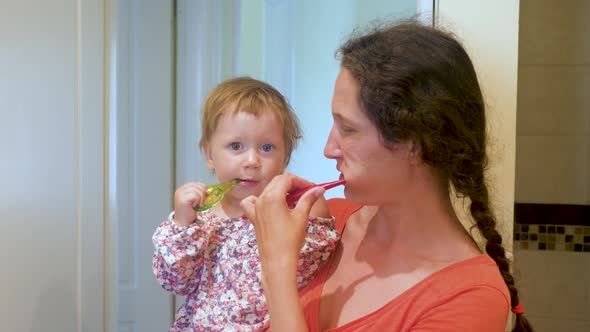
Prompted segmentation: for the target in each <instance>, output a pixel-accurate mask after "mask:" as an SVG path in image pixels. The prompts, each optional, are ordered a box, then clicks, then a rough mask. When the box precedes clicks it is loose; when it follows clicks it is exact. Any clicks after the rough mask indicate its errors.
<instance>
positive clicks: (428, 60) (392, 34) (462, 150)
mask: <svg viewBox="0 0 590 332" xmlns="http://www.w3.org/2000/svg"><path fill="white" fill-rule="evenodd" d="M337 56H338V57H339V58H340V59H341V62H342V67H343V68H346V69H347V70H348V71H350V73H351V74H352V75H353V77H354V78H355V79H356V80H357V81H358V83H359V85H360V96H359V98H360V103H361V105H363V108H364V111H365V112H366V114H367V116H368V118H369V119H370V121H371V122H372V123H373V124H374V125H375V126H376V127H377V129H378V130H379V133H380V135H381V139H382V141H383V143H384V145H386V146H392V145H394V144H396V143H400V142H408V141H411V142H414V143H415V144H417V146H418V147H419V149H420V153H421V157H422V160H424V162H425V163H427V164H428V165H429V166H431V167H432V168H434V169H436V170H437V171H438V172H439V173H440V174H441V175H442V176H443V180H444V181H445V182H446V181H448V183H449V186H451V185H452V187H453V188H454V189H455V192H456V193H457V194H458V195H461V196H467V197H469V198H470V200H471V206H470V212H471V215H472V216H473V218H474V220H475V221H476V226H477V228H478V229H479V230H480V232H481V234H482V235H483V237H484V238H485V239H486V240H487V243H486V245H485V250H486V253H487V254H488V255H489V256H490V257H492V258H493V259H494V261H495V262H496V264H497V265H498V267H499V269H500V273H501V274H502V277H503V278H504V281H505V282H506V285H507V286H508V289H509V291H510V298H511V305H512V307H515V306H517V305H518V304H519V300H518V290H517V289H516V287H515V285H514V278H513V277H512V275H511V274H510V264H509V261H508V259H507V258H506V253H505V250H504V247H503V246H502V237H501V235H500V234H499V233H498V231H497V230H496V219H495V217H494V215H493V213H492V211H491V209H490V205H489V195H488V189H487V187H486V184H485V179H484V170H485V169H486V165H487V160H486V119H485V106H484V101H483V97H482V93H481V89H480V87H479V83H478V81H477V75H476V73H475V69H474V67H473V64H472V62H471V60H470V58H469V56H468V55H467V52H466V51H465V49H464V48H463V47H462V46H461V44H460V43H459V42H458V41H457V40H456V39H455V38H454V37H453V36H452V35H451V34H449V33H446V32H443V31H441V30H439V29H436V28H432V27H427V26H423V25H421V24H419V23H417V22H414V21H409V22H403V23H401V24H399V23H398V24H395V25H390V26H380V27H376V28H374V29H373V30H371V31H369V32H368V33H365V34H362V35H359V36H356V37H353V38H351V39H349V40H348V41H347V42H346V43H345V44H344V45H343V46H342V47H341V48H340V49H339V50H338V52H337ZM513 331H532V327H531V326H530V324H529V323H528V321H527V319H526V318H525V317H524V316H523V315H522V314H517V315H516V325H515V327H514V330H513Z"/></svg>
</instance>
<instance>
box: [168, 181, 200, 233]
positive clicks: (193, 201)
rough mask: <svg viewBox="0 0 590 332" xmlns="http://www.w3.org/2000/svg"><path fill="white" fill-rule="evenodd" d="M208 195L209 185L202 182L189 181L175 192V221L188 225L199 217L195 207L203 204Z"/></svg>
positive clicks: (181, 224)
mask: <svg viewBox="0 0 590 332" xmlns="http://www.w3.org/2000/svg"><path fill="white" fill-rule="evenodd" d="M205 197H207V186H206V185H205V184H203V183H201V182H188V183H185V184H184V185H183V186H182V187H180V188H178V189H177V190H176V192H175V193H174V222H175V223H176V224H178V225H180V226H188V225H190V224H192V223H193V222H194V221H195V219H196V218H197V211H195V210H194V208H195V207H197V206H201V205H202V204H203V201H204V200H205Z"/></svg>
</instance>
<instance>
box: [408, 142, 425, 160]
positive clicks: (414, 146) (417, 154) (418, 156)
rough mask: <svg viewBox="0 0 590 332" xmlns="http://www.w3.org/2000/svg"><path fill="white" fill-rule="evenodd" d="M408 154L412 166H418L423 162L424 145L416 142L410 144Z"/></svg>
mask: <svg viewBox="0 0 590 332" xmlns="http://www.w3.org/2000/svg"><path fill="white" fill-rule="evenodd" d="M408 152H409V154H408V155H409V157H410V161H411V163H412V164H414V165H417V164H419V163H421V162H422V145H421V144H420V143H419V142H417V141H416V140H411V141H409V142H408Z"/></svg>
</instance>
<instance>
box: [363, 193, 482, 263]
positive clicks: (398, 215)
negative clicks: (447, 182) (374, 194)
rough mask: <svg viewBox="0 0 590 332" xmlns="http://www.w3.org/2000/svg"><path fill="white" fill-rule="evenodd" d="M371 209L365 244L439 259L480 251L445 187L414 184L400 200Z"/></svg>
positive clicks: (460, 257) (453, 257)
mask: <svg viewBox="0 0 590 332" xmlns="http://www.w3.org/2000/svg"><path fill="white" fill-rule="evenodd" d="M371 209H373V210H374V213H373V214H372V216H371V217H370V220H367V221H368V224H367V228H366V232H365V240H366V241H363V242H364V243H366V244H367V245H370V246H379V247H380V248H381V250H391V251H395V252H399V251H402V252H405V253H411V254H412V255H415V256H417V257H428V258H429V259H434V260H443V261H446V260H451V261H454V260H457V259H462V258H465V257H466V256H472V255H473V254H476V253H480V251H479V248H478V246H477V244H476V243H475V242H474V241H473V239H472V237H471V236H470V235H469V234H468V233H467V231H466V230H465V228H464V227H463V225H462V224H461V222H460V220H459V218H458V217H457V214H456V213H455V210H454V208H453V205H452V203H451V200H450V196H449V194H448V192H446V190H438V191H437V190H432V187H430V188H428V187H421V186H415V187H414V188H412V189H411V190H409V192H408V193H407V195H404V197H403V198H402V199H400V200H398V201H395V202H392V203H391V204H389V205H382V206H379V207H376V208H371Z"/></svg>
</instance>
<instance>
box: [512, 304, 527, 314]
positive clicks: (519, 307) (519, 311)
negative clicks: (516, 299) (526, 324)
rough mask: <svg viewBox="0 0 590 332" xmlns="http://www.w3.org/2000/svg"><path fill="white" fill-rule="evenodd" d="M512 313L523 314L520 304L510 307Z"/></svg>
mask: <svg viewBox="0 0 590 332" xmlns="http://www.w3.org/2000/svg"><path fill="white" fill-rule="evenodd" d="M512 312H513V313H515V314H517V315H522V314H524V307H523V306H522V303H519V304H517V305H515V306H514V307H512Z"/></svg>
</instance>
